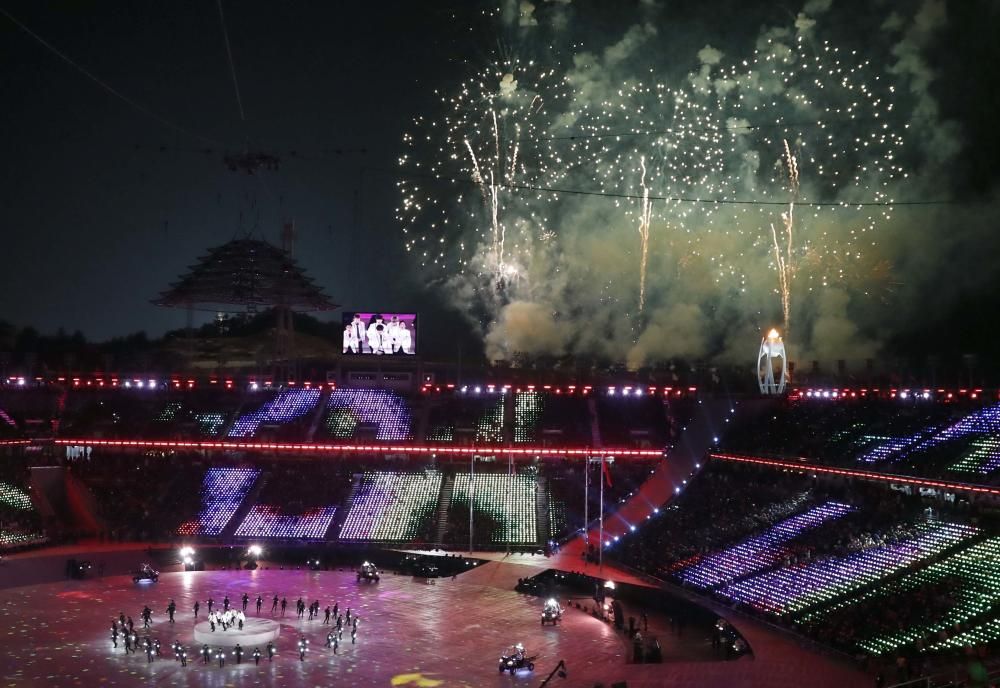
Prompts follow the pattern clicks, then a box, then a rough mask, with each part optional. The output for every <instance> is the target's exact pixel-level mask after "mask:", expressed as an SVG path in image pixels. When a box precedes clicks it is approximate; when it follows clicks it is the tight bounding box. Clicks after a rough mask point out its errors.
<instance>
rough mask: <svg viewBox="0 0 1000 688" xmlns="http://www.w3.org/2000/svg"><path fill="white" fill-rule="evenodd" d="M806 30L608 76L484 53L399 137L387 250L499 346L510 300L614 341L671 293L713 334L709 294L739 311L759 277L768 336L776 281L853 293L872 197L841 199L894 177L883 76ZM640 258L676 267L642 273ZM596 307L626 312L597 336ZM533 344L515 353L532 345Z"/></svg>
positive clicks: (783, 303)
mask: <svg viewBox="0 0 1000 688" xmlns="http://www.w3.org/2000/svg"><path fill="white" fill-rule="evenodd" d="M813 33H815V32H812V33H810V34H805V33H802V32H798V31H796V30H794V29H788V30H781V31H772V32H771V34H770V35H769V37H768V38H766V39H761V40H760V41H759V43H758V45H757V46H756V48H755V49H754V51H753V54H752V55H751V56H748V58H747V59H739V58H736V59H734V60H733V61H732V62H729V64H728V65H726V64H725V63H724V62H721V61H719V62H712V63H711V65H709V64H708V63H705V64H703V65H702V69H701V70H699V71H698V72H692V73H691V74H689V75H688V77H687V78H686V79H685V80H684V81H683V82H674V83H671V82H670V80H669V79H668V78H667V77H666V75H657V74H655V73H654V72H653V70H649V72H650V73H651V74H653V75H652V76H650V77H648V80H646V77H645V73H646V72H644V71H643V72H640V71H635V73H634V74H629V73H628V65H625V64H624V63H622V64H620V65H616V66H615V68H616V69H618V68H619V67H620V71H621V74H618V75H617V76H616V77H615V78H614V79H604V78H603V77H604V76H605V73H604V72H602V71H601V70H599V69H598V70H595V69H592V68H591V67H590V66H589V63H587V62H586V61H584V60H581V61H580V62H579V64H581V65H585V66H583V67H580V68H575V69H572V70H570V71H569V72H563V71H561V70H559V69H558V68H553V67H552V65H543V64H539V63H536V62H521V61H518V60H514V59H508V58H504V59H501V60H498V61H496V62H494V63H492V64H490V65H487V66H485V67H484V68H483V69H482V70H480V71H479V72H478V73H475V74H473V75H470V76H469V77H468V78H467V79H465V80H464V81H461V82H460V83H459V84H456V87H455V88H454V89H453V90H452V91H450V93H449V94H444V95H442V97H441V103H442V105H443V108H442V111H441V112H440V113H438V116H436V117H432V118H425V117H417V118H416V119H415V121H414V126H415V129H416V130H415V131H414V132H412V133H409V132H408V133H407V134H406V135H404V137H403V143H404V146H405V147H406V149H407V150H406V153H405V154H404V155H402V156H401V157H400V166H401V168H402V170H403V175H402V177H401V179H400V181H399V187H400V190H401V204H400V207H399V208H398V210H397V214H398V217H399V219H400V221H401V223H402V225H403V232H404V234H405V237H406V250H407V251H409V252H411V253H412V254H413V255H414V257H415V259H416V260H418V261H419V263H420V264H421V265H423V266H424V267H425V268H426V269H428V270H430V271H433V272H434V276H435V277H436V278H437V280H438V283H439V284H442V285H445V288H446V289H447V290H448V291H449V293H450V294H451V295H452V296H454V297H455V298H456V304H457V305H459V306H460V307H461V308H463V309H464V310H465V311H466V312H467V314H469V315H470V316H472V317H473V318H475V319H476V320H477V321H478V322H479V323H481V324H482V325H483V331H484V333H487V335H488V334H490V333H496V337H495V338H494V339H493V341H492V345H493V346H495V347H497V348H496V350H495V351H494V353H496V354H498V357H501V358H502V357H503V356H505V355H508V354H510V353H511V352H513V351H522V349H515V348H513V347H514V346H515V345H514V344H508V342H510V341H512V339H511V338H510V337H509V336H508V335H509V334H510V331H511V330H512V328H514V326H513V325H508V324H506V323H505V322H504V320H503V311H504V309H506V308H507V307H508V306H509V305H510V304H514V303H516V304H517V306H518V307H519V308H520V307H522V305H525V304H527V305H529V306H532V307H534V306H538V308H537V312H539V313H560V314H561V315H562V317H564V321H563V322H564V324H565V326H566V327H565V328H564V330H563V331H565V332H566V333H568V334H567V335H566V337H567V338H568V339H567V342H572V343H564V344H563V346H565V347H566V348H567V350H570V351H574V352H578V353H593V352H594V351H601V352H605V353H606V352H607V351H615V352H621V351H623V349H624V350H628V349H629V348H630V347H633V346H637V336H638V337H639V338H640V339H641V337H642V334H643V333H644V331H647V330H646V328H647V327H648V326H649V323H650V322H652V320H651V319H649V318H647V317H646V314H651V313H653V310H654V308H655V309H660V310H662V309H663V308H664V307H667V308H669V307H671V306H670V304H674V303H683V304H687V305H691V306H694V307H697V308H699V309H700V311H701V313H703V314H705V328H706V329H707V332H705V333H704V336H705V337H706V338H707V339H709V340H711V338H712V337H714V336H724V333H725V332H726V331H728V328H730V327H731V323H729V322H723V321H722V320H720V319H719V318H718V317H717V316H715V315H714V314H715V313H722V312H732V309H728V310H727V309H719V308H718V307H717V306H718V305H719V299H722V298H732V299H735V300H740V301H741V303H740V304H738V306H751V308H746V309H743V311H742V312H744V313H745V318H746V319H747V320H748V321H752V320H754V319H755V318H757V317H760V315H761V313H760V308H759V302H760V300H761V299H764V298H768V297H769V296H770V298H771V299H772V300H773V301H778V299H773V296H771V294H773V293H774V291H775V283H777V286H778V289H777V291H778V292H779V296H780V303H779V304H776V305H778V306H779V307H780V308H781V313H782V315H781V316H779V317H783V318H784V328H785V332H784V333H783V335H784V337H785V338H786V340H787V339H788V330H789V329H790V321H791V316H792V308H791V302H792V299H793V295H792V293H791V292H792V290H793V289H795V291H796V294H795V302H796V308H797V311H796V312H797V313H798V309H801V310H802V315H803V317H804V318H805V317H806V316H808V315H809V314H810V312H811V311H810V308H812V307H814V305H815V303H816V302H817V298H816V297H814V296H810V295H809V294H810V293H812V292H818V291H819V290H820V289H823V288H826V287H828V286H829V285H831V284H834V283H836V284H838V285H841V286H842V288H844V289H845V290H852V289H856V290H857V291H859V292H861V293H864V294H867V286H866V281H867V280H869V279H870V277H869V274H868V268H869V263H870V262H871V260H872V259H873V258H875V257H877V253H876V251H875V250H873V249H872V248H871V247H872V246H874V245H876V244H877V241H878V236H877V234H875V230H876V229H877V228H878V226H879V225H880V224H881V223H882V222H884V221H885V220H886V219H887V218H888V217H889V215H890V212H891V206H890V207H883V208H879V209H877V210H876V209H870V208H865V207H861V206H860V205H857V204H859V203H861V202H864V201H877V202H887V203H891V197H890V193H891V190H892V189H893V188H894V186H893V185H894V184H895V183H896V181H897V180H899V179H900V178H902V179H905V178H906V173H905V171H904V170H903V169H902V167H901V166H900V164H899V153H900V151H901V147H902V145H903V136H902V134H903V133H904V131H905V127H904V128H903V129H899V128H897V127H895V126H893V123H894V122H895V121H898V120H899V117H898V116H896V113H894V112H893V108H894V106H895V105H896V103H895V100H896V97H895V96H894V94H895V93H896V86H895V85H894V84H893V83H892V81H891V76H890V75H888V74H886V73H884V71H883V72H880V71H879V70H877V69H876V66H877V65H879V64H880V62H879V60H878V58H877V57H870V58H866V57H865V56H863V55H859V54H858V52H857V51H842V50H839V49H838V48H836V47H835V46H833V45H830V44H829V42H825V41H823V42H820V41H816V40H814V39H813ZM591 59H592V58H591ZM887 76H889V77H890V78H886V77H887ZM543 103H544V107H543ZM890 115H893V117H890ZM779 151H780V155H779V156H777V157H778V159H777V160H775V157H776V156H775V155H774V153H775V152H779ZM763 161H768V162H771V161H773V162H775V163H776V164H770V165H769V164H762V163H763ZM805 165H808V169H809V174H808V179H805V178H803V179H802V180H801V182H800V173H801V169H802V168H803V167H804V166H805ZM428 179H431V180H438V182H437V183H434V182H433V181H432V182H427V181H426V180H428ZM469 182H472V183H473V184H474V185H475V186H474V187H473V188H472V191H471V192H470V191H468V190H467V186H466V185H467V184H468V183H469ZM561 188H565V189H571V190H580V191H581V192H586V193H587V195H586V196H584V195H583V193H581V194H580V195H575V194H574V193H571V192H569V193H560V192H559V191H558V190H559V189H561ZM602 193H604V194H607V195H608V196H609V198H607V199H601V200H597V199H596V197H597V196H599V195H600V194H602ZM622 194H628V197H627V198H626V197H622ZM687 198H708V199H717V200H718V201H719V202H720V203H718V204H693V203H688V202H686V201H685V200H684V199H687ZM661 199H663V202H659V201H660V200H661ZM758 201H759V202H760V203H758ZM806 201H820V202H826V203H829V202H834V203H837V204H839V205H838V207H836V208H818V207H815V208H813V207H807V206H805V205H803V203H804V202H806ZM775 203H777V204H778V205H777V207H778V208H779V212H778V213H775V212H774V208H775V206H774V205H773V204H775ZM779 215H780V217H779ZM653 223H656V227H657V231H659V230H660V228H661V227H662V228H669V230H670V231H669V234H668V235H665V236H664V239H665V241H663V242H659V241H658V242H655V243H654V242H652V241H651V239H653V238H657V239H659V235H657V236H656V237H654V236H653V235H652V227H653ZM768 229H769V230H770V236H768ZM637 230H638V231H639V238H640V242H641V243H640V245H639V246H637V247H636V248H637V249H638V251H637V252H635V253H633V252H631V251H629V246H635V244H634V238H632V239H629V238H628V237H634V236H635V235H634V234H632V232H635V231H637ZM762 230H763V231H762ZM768 239H770V240H771V241H768ZM637 254H638V255H637ZM629 255H631V256H632V257H631V258H629V257H628V256H629ZM595 256H596V257H598V258H599V259H598V260H595ZM637 259H638V263H639V265H638V268H639V269H638V270H636V269H635V267H636V266H635V263H636V260H637ZM650 260H653V262H654V265H659V264H660V263H663V264H666V263H668V262H670V261H674V263H675V264H676V266H677V268H678V269H677V270H666V271H650V270H649V268H648V265H649V261H650ZM656 261H660V263H657V262H656ZM882 272H883V273H884V272H885V271H884V270H883V271H882ZM636 273H638V274H637V275H636ZM775 273H777V275H775ZM706 275H707V276H708V277H709V280H702V281H699V280H697V279H695V280H692V279H690V278H692V277H695V278H700V277H702V276H706ZM775 276H777V279H775ZM636 277H637V278H638V279H636ZM515 278H516V279H515ZM636 282H638V284H636ZM858 287H860V288H858ZM636 296H638V298H636ZM685 299H686V300H685ZM636 301H638V305H639V310H638V311H636V310H635V308H634V304H636ZM744 301H745V303H744ZM629 306H632V308H631V309H630V308H629ZM610 310H613V311H614V312H615V313H621V312H624V313H625V314H626V316H627V317H630V318H631V317H635V316H637V315H639V314H642V317H641V318H640V320H638V321H636V322H635V323H631V325H632V327H630V328H623V329H622V332H626V331H628V334H627V335H626V334H622V335H620V336H619V335H617V334H616V335H615V339H614V341H613V342H612V343H610V344H609V343H608V342H607V341H606V340H603V339H602V340H600V341H596V340H595V339H594V338H592V337H587V336H585V335H586V333H588V332H589V331H590V329H592V327H591V325H592V323H593V322H594V321H596V320H597V319H600V318H602V317H606V315H605V312H606V311H610ZM741 317H743V316H741ZM511 322H513V321H511ZM524 322H525V321H524V320H523V319H522V320H519V321H518V323H519V324H518V325H517V327H518V328H522V329H525V328H526V327H527V326H524V325H523V323H524ZM796 322H799V320H796ZM803 322H806V321H805V320H803ZM753 324H757V323H756V322H754V323H753ZM700 326H701V325H700V324H699V325H697V327H700ZM692 327H693V328H694V327H696V326H692ZM796 329H797V331H798V327H797V328H796ZM807 331H808V330H807V329H806V328H805V327H803V334H805V333H806V332H807ZM576 335H580V336H576ZM536 340H537V341H541V340H540V339H537V338H533V339H531V342H532V343H531V344H529V345H528V349H531V347H533V346H537V347H539V348H540V349H542V348H544V346H543V345H542V344H536V343H534V342H535V341H536ZM657 341H659V340H657ZM516 346H520V344H517V345H516ZM508 347H510V348H508ZM647 348H649V347H648V346H647ZM654 348H655V347H654ZM662 348H663V347H662V346H661V347H660V351H659V352H658V353H657V354H648V353H644V354H642V356H652V355H665V354H663V352H662ZM528 349H524V351H525V352H527V353H530V351H529V350H528ZM642 356H639V357H637V359H636V360H637V361H638V360H640V359H641V360H647V359H643V358H642Z"/></svg>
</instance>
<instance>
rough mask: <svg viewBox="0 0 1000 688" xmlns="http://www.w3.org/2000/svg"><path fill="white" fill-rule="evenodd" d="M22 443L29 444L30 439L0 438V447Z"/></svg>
mask: <svg viewBox="0 0 1000 688" xmlns="http://www.w3.org/2000/svg"><path fill="white" fill-rule="evenodd" d="M23 444H31V440H0V447H14V446H18V445H23Z"/></svg>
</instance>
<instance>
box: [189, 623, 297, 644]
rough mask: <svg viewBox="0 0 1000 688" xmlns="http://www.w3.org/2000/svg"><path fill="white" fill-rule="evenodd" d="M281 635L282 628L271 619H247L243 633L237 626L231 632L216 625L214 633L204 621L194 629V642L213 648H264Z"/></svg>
mask: <svg viewBox="0 0 1000 688" xmlns="http://www.w3.org/2000/svg"><path fill="white" fill-rule="evenodd" d="M280 633H281V626H280V625H279V624H278V622H277V621H271V620H270V619H260V618H257V617H247V620H246V621H245V622H244V623H243V630H242V631H241V630H238V629H237V628H236V626H230V627H229V630H227V631H224V630H222V626H220V625H219V624H216V626H215V631H214V632H213V631H212V625H211V624H210V623H209V622H207V621H202V622H201V623H199V624H197V625H195V627H194V641H195V643H197V644H199V645H210V646H212V647H216V646H219V647H235V646H236V645H237V644H240V645H242V646H243V647H245V648H250V647H258V646H259V647H264V646H265V645H267V644H268V643H269V642H271V641H273V640H276V639H277V638H278V635H279V634H280Z"/></svg>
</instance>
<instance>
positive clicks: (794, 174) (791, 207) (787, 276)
mask: <svg viewBox="0 0 1000 688" xmlns="http://www.w3.org/2000/svg"><path fill="white" fill-rule="evenodd" d="M783 143H784V145H785V153H784V155H783V156H782V157H783V158H784V162H785V170H786V172H787V174H788V190H789V191H790V192H791V199H790V200H789V202H788V211H787V212H783V213H782V214H781V223H782V226H783V227H784V231H785V236H784V239H785V253H784V255H782V251H781V244H780V243H779V241H778V232H777V230H775V228H774V223H773V222H772V223H771V238H772V239H773V240H774V257H775V264H776V266H777V268H778V286H779V289H780V290H781V312H782V314H783V315H784V330H785V331H784V336H785V338H786V339H787V338H788V336H789V335H788V332H789V327H790V325H791V315H792V278H793V277H794V275H793V269H794V265H793V263H792V256H793V248H794V243H795V242H794V239H793V238H794V230H795V203H796V202H797V201H798V200H799V163H798V160H797V159H796V157H795V156H794V155H793V154H792V148H791V146H789V145H788V139H784V140H783Z"/></svg>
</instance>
